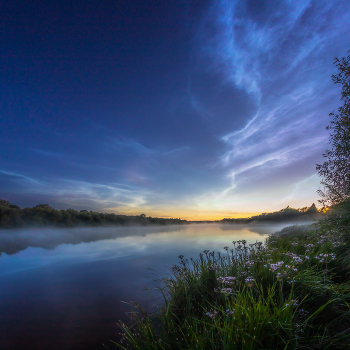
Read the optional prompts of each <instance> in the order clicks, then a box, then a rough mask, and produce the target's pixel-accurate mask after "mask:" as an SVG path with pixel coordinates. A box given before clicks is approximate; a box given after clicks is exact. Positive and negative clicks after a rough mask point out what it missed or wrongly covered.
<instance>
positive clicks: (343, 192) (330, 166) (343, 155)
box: [316, 51, 350, 207]
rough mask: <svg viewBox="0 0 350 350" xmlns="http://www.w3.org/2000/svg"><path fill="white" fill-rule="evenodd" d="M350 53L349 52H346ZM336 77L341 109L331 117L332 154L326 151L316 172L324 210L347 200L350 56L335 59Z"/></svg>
mask: <svg viewBox="0 0 350 350" xmlns="http://www.w3.org/2000/svg"><path fill="white" fill-rule="evenodd" d="M349 53H350V51H349ZM335 65H336V67H337V69H338V74H335V75H333V76H332V80H333V82H334V83H335V84H341V86H342V97H341V99H342V100H343V102H344V103H343V106H341V107H340V108H338V113H335V112H332V113H330V117H331V123H330V124H329V125H328V126H327V130H330V131H331V133H330V140H329V143H330V144H331V147H332V148H331V150H326V152H325V153H324V154H323V156H324V157H325V158H326V160H325V162H324V163H323V164H317V165H316V170H317V171H318V174H319V175H320V176H321V177H322V178H323V179H322V181H321V184H322V185H323V186H324V190H323V191H322V190H319V191H318V193H319V194H320V196H321V199H320V200H319V202H320V203H322V204H323V206H324V207H330V206H332V205H335V204H339V203H341V202H343V201H344V200H346V199H349V197H350V88H349V86H350V55H349V56H348V57H342V58H340V59H338V58H336V59H335Z"/></svg>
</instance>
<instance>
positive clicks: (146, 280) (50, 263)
mask: <svg viewBox="0 0 350 350" xmlns="http://www.w3.org/2000/svg"><path fill="white" fill-rule="evenodd" d="M290 224H291V223H279V224H255V225H254V224H253V225H219V224H197V225H195V224H192V225H179V226H165V227H159V226H156V227H149V226H147V227H117V228H112V227H109V228H75V229H27V230H18V231H0V252H1V256H0V313H1V315H2V317H1V319H0V348H1V349H4V350H10V349H11V350H12V349H36V350H40V349H51V350H55V349H75V350H80V349H105V347H103V345H102V344H103V343H104V344H106V345H107V347H108V348H109V349H113V348H114V345H113V344H112V342H110V341H109V339H112V340H117V339H118V332H119V329H118V327H117V322H118V320H123V321H127V317H126V315H125V313H126V312H128V311H131V310H132V307H131V306H130V305H128V304H125V303H122V301H127V302H128V301H137V302H139V303H141V304H142V305H143V306H145V307H146V308H147V309H148V310H151V309H152V305H153V304H154V303H155V300H153V299H152V298H156V297H157V294H156V292H155V291H154V290H153V292H152V293H151V294H150V293H149V292H147V291H144V290H143V289H144V288H145V287H146V288H149V289H151V290H152V289H153V288H154V287H155V282H154V281H152V278H154V277H160V274H166V273H167V272H168V271H169V268H170V267H171V266H172V265H173V264H175V263H177V262H178V260H179V259H178V255H180V254H182V255H185V257H186V258H190V257H194V258H197V257H198V254H199V253H200V252H202V251H203V250H205V249H209V250H215V251H223V252H224V249H223V247H224V246H230V245H231V242H232V241H233V240H238V239H246V240H247V241H248V243H253V242H255V241H264V240H265V238H266V237H267V235H268V234H271V233H273V232H275V231H278V230H281V229H282V228H283V227H286V226H289V225H290Z"/></svg>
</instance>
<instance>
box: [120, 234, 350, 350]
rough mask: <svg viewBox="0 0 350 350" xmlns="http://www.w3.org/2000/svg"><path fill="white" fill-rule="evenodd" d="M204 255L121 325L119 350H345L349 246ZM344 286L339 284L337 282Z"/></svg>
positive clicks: (276, 240) (292, 245) (270, 244)
mask: <svg viewBox="0 0 350 350" xmlns="http://www.w3.org/2000/svg"><path fill="white" fill-rule="evenodd" d="M233 244H234V247H233V249H229V247H225V250H226V253H225V254H222V253H215V252H209V251H204V253H202V254H200V256H199V259H197V260H194V259H192V258H191V259H190V261H188V260H187V259H185V258H184V257H183V256H181V255H180V257H179V258H180V262H179V264H177V265H174V266H173V268H172V269H171V273H170V274H169V275H168V276H166V277H163V278H161V279H160V280H159V281H160V282H161V283H162V287H161V288H160V292H161V293H162V295H163V298H164V303H163V306H162V307H161V308H160V310H159V311H158V312H157V313H156V314H154V315H151V316H148V315H147V314H146V313H145V311H144V310H143V309H142V307H140V306H139V305H136V306H137V309H138V312H139V313H140V312H141V315H140V314H139V313H137V312H135V314H134V324H133V326H131V327H128V326H127V325H125V324H122V323H121V324H120V326H121V328H122V330H123V334H124V336H123V339H122V341H121V344H120V345H119V346H120V347H122V348H123V349H237V350H238V349H239V350H240V349H247V350H248V349H299V348H305V349H306V348H308V349H348V348H349V346H350V342H349V338H348V337H349V331H348V329H349V326H350V314H349V305H348V303H349V301H350V288H349V283H348V282H347V280H345V282H344V276H345V275H346V274H344V270H347V271H349V260H350V259H348V260H347V261H342V260H341V259H340V257H341V256H345V252H346V253H347V255H349V252H350V245H348V244H347V243H346V242H344V240H342V239H339V237H338V236H336V235H334V234H332V233H329V232H328V233H322V232H320V231H309V232H302V231H297V232H296V233H295V234H294V233H293V232H292V233H291V232H289V234H288V235H287V234H285V232H284V234H283V233H278V234H276V235H275V236H272V237H270V238H269V239H268V240H267V242H266V244H262V243H255V244H252V245H247V243H246V241H245V240H241V241H238V242H233ZM339 280H341V281H342V283H340V282H339Z"/></svg>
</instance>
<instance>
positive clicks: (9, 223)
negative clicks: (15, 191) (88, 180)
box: [0, 199, 187, 229]
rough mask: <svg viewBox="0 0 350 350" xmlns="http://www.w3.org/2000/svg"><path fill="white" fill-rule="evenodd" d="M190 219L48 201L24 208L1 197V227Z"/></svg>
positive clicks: (159, 222) (165, 222)
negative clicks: (73, 206)
mask: <svg viewBox="0 0 350 350" xmlns="http://www.w3.org/2000/svg"><path fill="white" fill-rule="evenodd" d="M184 223H187V221H186V220H180V219H163V218H152V217H146V215H145V214H141V215H135V216H126V215H116V214H104V213H97V212H93V211H87V210H81V211H80V212H78V211H77V210H75V209H71V208H70V209H67V210H56V209H54V208H52V207H50V206H49V205H48V204H39V205H36V206H35V207H33V208H24V209H21V208H20V207H19V206H18V205H15V204H11V203H10V202H8V201H6V200H3V199H2V200H0V228H6V229H10V228H21V227H26V226H34V227H39V226H56V227H76V226H111V225H175V224H184Z"/></svg>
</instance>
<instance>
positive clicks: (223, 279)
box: [216, 276, 236, 284]
mask: <svg viewBox="0 0 350 350" xmlns="http://www.w3.org/2000/svg"><path fill="white" fill-rule="evenodd" d="M216 280H217V281H219V282H220V283H223V284H234V283H235V281H236V277H231V276H227V277H219V278H217V279H216Z"/></svg>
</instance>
